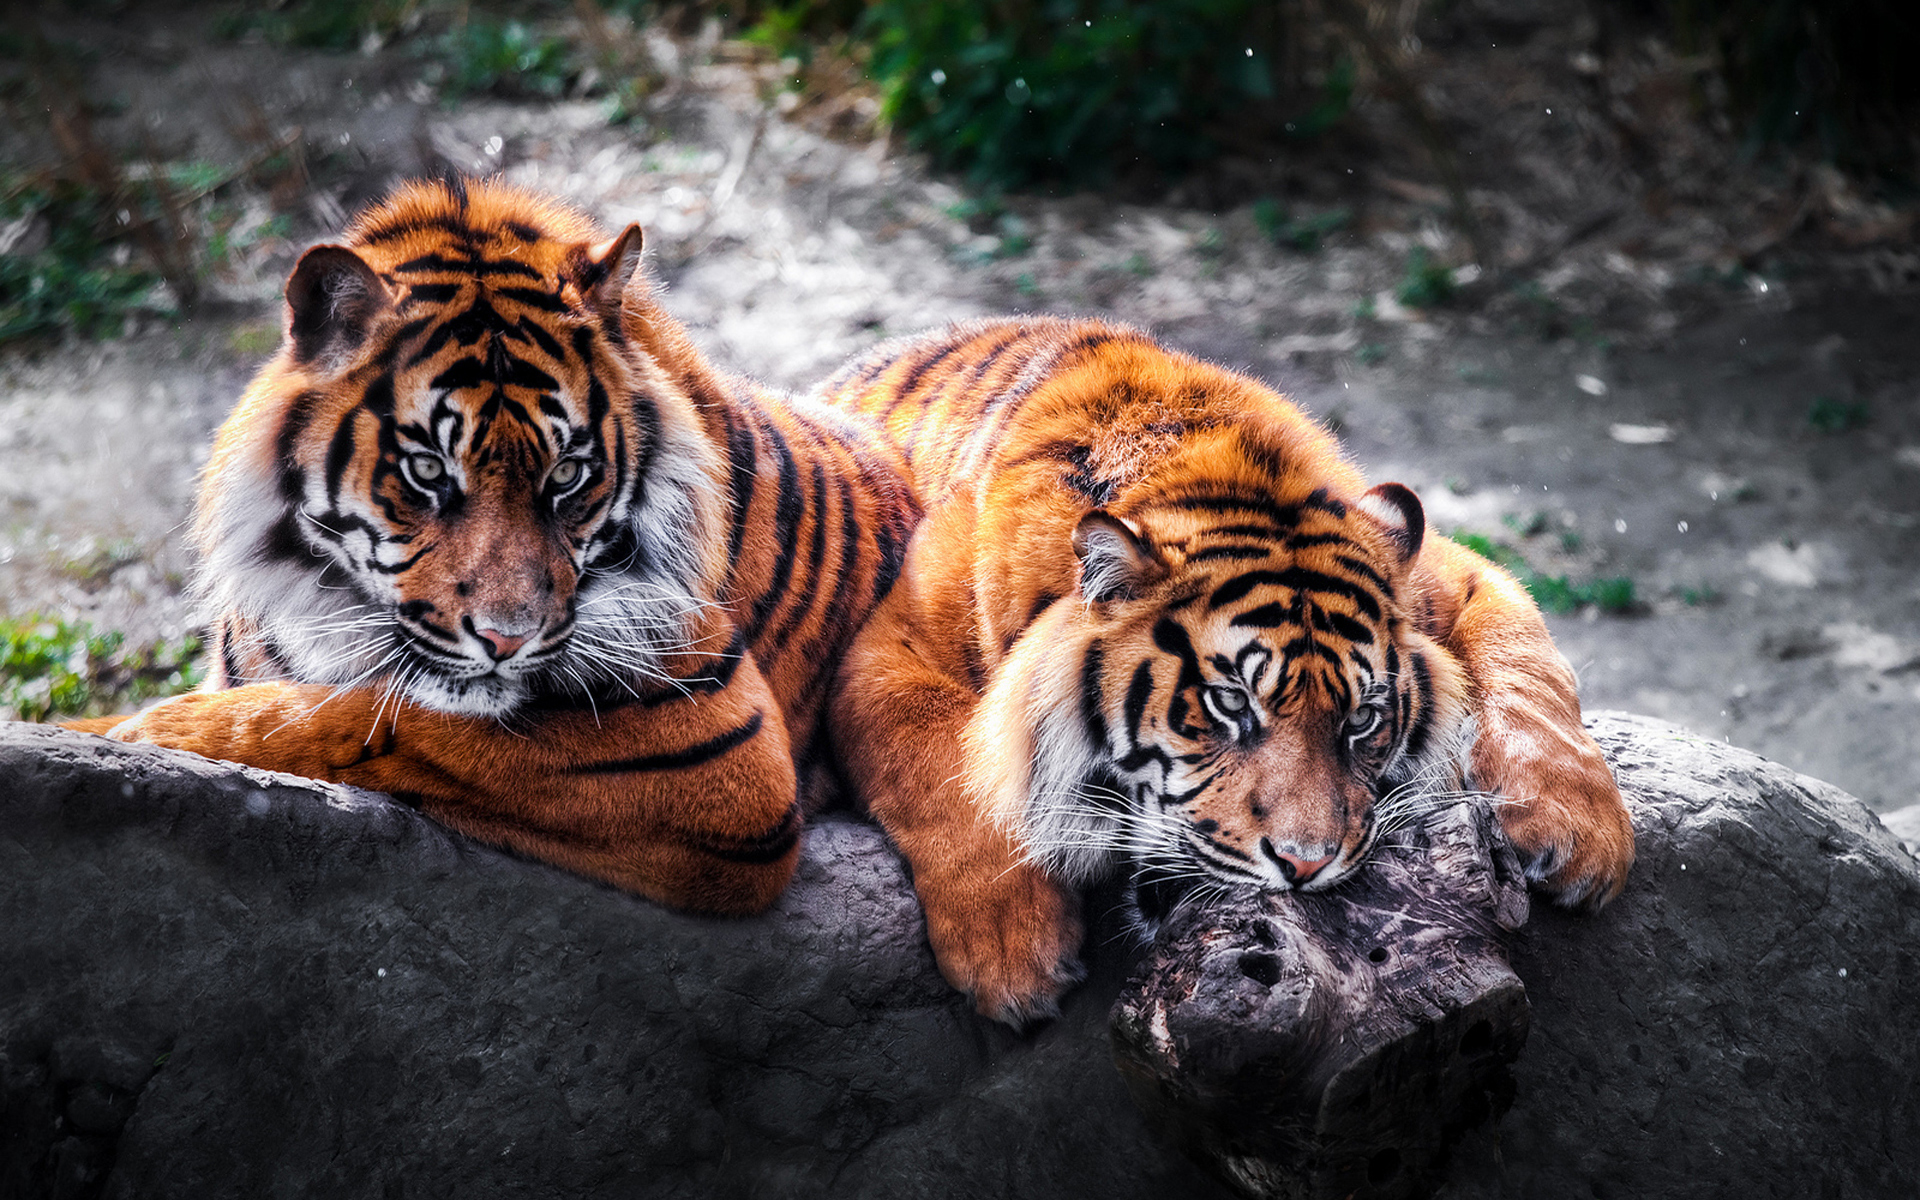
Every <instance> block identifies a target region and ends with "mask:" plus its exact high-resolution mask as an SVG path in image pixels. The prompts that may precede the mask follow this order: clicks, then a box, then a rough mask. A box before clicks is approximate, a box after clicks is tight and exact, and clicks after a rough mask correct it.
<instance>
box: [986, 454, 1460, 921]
mask: <svg viewBox="0 0 1920 1200" xmlns="http://www.w3.org/2000/svg"><path fill="white" fill-rule="evenodd" d="M1255 483H1257V486H1254V484H1255ZM1286 487H1287V484H1286V481H1285V479H1284V477H1283V479H1282V480H1281V481H1279V482H1276V481H1273V480H1268V479H1258V480H1248V479H1245V478H1243V479H1240V480H1229V481H1227V482H1225V483H1222V482H1220V481H1218V480H1217V479H1216V480H1214V481H1213V482H1200V483H1191V484H1187V485H1185V486H1181V487H1178V488H1173V489H1167V490H1160V491H1157V492H1153V493H1151V498H1147V497H1146V496H1143V495H1141V490H1140V489H1130V492H1129V494H1127V495H1123V496H1122V497H1121V498H1120V499H1119V500H1118V501H1117V502H1114V503H1111V504H1109V505H1107V506H1104V507H1099V508H1095V509H1093V510H1092V511H1089V512H1087V513H1085V514H1084V515H1083V516H1082V517H1081V518H1080V519H1079V521H1078V524H1077V525H1076V526H1075V527H1074V529H1073V533H1072V545H1073V550H1074V553H1075V555H1076V556H1077V558H1078V560H1079V572H1078V588H1077V594H1075V595H1069V596H1065V597H1062V598H1061V599H1060V600H1058V601H1056V602H1054V603H1053V604H1051V605H1050V606H1049V607H1048V609H1047V610H1046V612H1045V613H1043V614H1042V615H1041V616H1040V617H1039V618H1038V619H1037V620H1035V621H1034V623H1033V624H1032V625H1031V626H1029V627H1028V629H1027V630H1026V632H1025V633H1024V634H1023V635H1022V636H1021V638H1020V640H1019V641H1018V642H1016V643H1015V645H1014V647H1013V649H1012V650H1011V651H1010V653H1009V657H1008V658H1007V660H1006V661H1005V662H1004V663H1003V664H1002V666H1001V669H1000V671H999V673H998V674H997V676H996V677H995V679H994V682H993V684H992V686H991V687H990V689H989V691H988V693H987V695H986V697H985V699H984V702H983V704H982V706H981V708H980V710H979V713H978V715H977V717H976V719H975V721H974V723H973V725H972V727H971V728H970V729H969V734H968V740H969V750H970V752H969V756H968V761H969V773H968V776H967V785H968V787H969V788H970V790H971V791H972V792H973V794H974V796H975V798H976V801H977V802H980V803H983V804H986V805H987V806H988V807H989V808H990V810H991V811H993V812H995V813H996V815H998V816H999V817H1000V818H1001V819H1003V821H1005V822H1006V823H1007V824H1008V825H1010V826H1011V827H1012V828H1013V830H1014V831H1015V833H1016V835H1017V836H1018V837H1019V838H1020V839H1021V840H1022V841H1023V842H1024V843H1025V844H1026V846H1027V847H1028V852H1029V853H1030V854H1031V855H1033V856H1034V857H1035V858H1037V859H1038V860H1040V861H1041V862H1043V863H1044V864H1045V865H1046V866H1047V867H1048V869H1049V870H1050V871H1051V872H1052V873H1054V874H1055V875H1057V876H1059V877H1061V878H1065V879H1069V880H1075V881H1084V880H1086V879H1089V878H1091V877H1093V876H1095V875H1097V874H1099V873H1101V872H1102V871H1104V870H1105V869H1106V868H1107V866H1108V865H1109V864H1111V863H1113V862H1114V861H1116V860H1119V861H1122V862H1126V863H1128V864H1130V866H1131V868H1132V871H1131V877H1132V879H1133V881H1134V885H1135V898H1136V900H1137V901H1138V908H1139V910H1140V912H1141V914H1142V915H1143V916H1146V917H1149V918H1151V917H1153V916H1154V915H1155V909H1156V907H1159V908H1161V909H1162V910H1163V909H1164V907H1165V905H1167V904H1169V903H1171V902H1172V900H1174V899H1176V898H1177V897H1178V896H1179V895H1180V894H1183V893H1184V892H1185V891H1186V890H1188V889H1189V888H1191V887H1193V886H1195V885H1200V884H1206V883H1210V882H1211V883H1218V884H1225V885H1240V886H1254V887H1259V888H1265V889H1270V890H1288V889H1299V890H1302V891H1319V890H1321V889H1324V888H1327V887H1330V886H1332V885H1333V884H1334V883H1336V882H1338V881H1339V880H1340V879H1342V878H1343V877H1345V876H1347V875H1348V874H1350V873H1351V872H1352V871H1353V870H1354V869H1355V868H1356V867H1358V866H1359V865H1360V864H1361V863H1362V862H1363V861H1364V859H1365V857H1366V854H1367V852H1368V850H1369V848H1370V846H1371V844H1372V842H1373V841H1374V839H1375V838H1376V837H1377V836H1378V835H1379V834H1380V833H1381V832H1382V830H1383V828H1384V827H1386V826H1388V825H1390V824H1392V823H1393V822H1394V821H1395V820H1396V819H1403V818H1397V817H1396V809H1397V808H1398V807H1400V806H1402V805H1405V804H1410V803H1412V802H1413V800H1414V797H1415V796H1416V795H1418V796H1428V795H1431V793H1433V792H1434V791H1439V790H1446V789H1450V788H1457V787H1459V786H1460V779H1461V766H1460V761H1461V754H1462V752H1463V751H1464V748H1465V741H1466V739H1467V729H1468V724H1467V703H1466V692H1467V681H1466V677H1465V674H1464V672H1463V671H1462V669H1461V668H1460V667H1459V665H1458V664H1457V662H1456V661H1455V660H1454V659H1453V657H1452V656H1451V655H1450V654H1449V653H1448V652H1447V651H1446V650H1445V649H1443V648H1441V647H1440V646H1439V645H1438V644H1436V643H1435V642H1433V641H1432V640H1430V639H1429V638H1428V637H1426V636H1425V635H1424V634H1422V633H1421V632H1419V630H1418V629H1417V628H1416V622H1415V620H1414V619H1413V618H1412V617H1410V615H1409V614H1410V613H1412V612H1415V611H1417V606H1418V605H1419V604H1420V603H1421V598H1420V597H1419V596H1418V595H1416V594H1415V585H1414V582H1413V580H1412V578H1411V576H1412V564H1413V561H1414V558H1415V556H1416V555H1417V554H1418V553H1419V549H1420V545H1421V541H1422V537H1423V534H1424V531H1425V518H1424V514H1423V511H1422V509H1421V506H1420V502H1419V500H1418V499H1417V498H1416V497H1415V496H1414V494H1413V493H1412V492H1411V491H1409V490H1408V489H1407V488H1405V487H1402V486H1400V485H1399V484H1383V485H1381V486H1379V487H1376V488H1373V489H1372V490H1371V491H1368V492H1365V493H1364V494H1362V495H1360V496H1357V497H1354V498H1351V499H1341V498H1339V497H1337V496H1335V495H1332V494H1330V492H1329V491H1328V490H1327V489H1326V488H1324V487H1318V486H1312V482H1311V481H1309V482H1308V483H1307V484H1303V485H1300V486H1298V487H1297V488H1296V489H1295V490H1292V491H1288V490H1286ZM1009 750H1012V751H1013V752H1012V753H1008V751H1009Z"/></svg>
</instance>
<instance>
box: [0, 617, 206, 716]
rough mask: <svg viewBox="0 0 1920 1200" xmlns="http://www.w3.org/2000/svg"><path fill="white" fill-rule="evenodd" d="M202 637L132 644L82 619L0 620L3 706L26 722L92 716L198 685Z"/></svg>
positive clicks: (174, 693)
mask: <svg viewBox="0 0 1920 1200" xmlns="http://www.w3.org/2000/svg"><path fill="white" fill-rule="evenodd" d="M199 653H200V639H199V638H196V637H192V636H188V637H185V638H182V639H181V640H180V641H178V642H168V641H156V642H149V643H147V644H145V645H143V646H138V647H135V648H133V649H128V648H127V647H126V637H125V635H124V634H122V633H120V632H119V631H117V630H115V631H111V632H107V633H95V632H94V631H93V629H92V628H91V627H90V626H89V625H87V623H86V622H84V621H61V620H55V619H52V618H43V617H27V618H24V619H18V620H16V619H11V618H9V619H4V620H0V710H11V711H12V713H13V714H15V715H16V716H17V717H18V718H20V719H22V720H27V721H45V720H50V719H55V718H60V717H75V716H93V715H101V714H106V713H111V712H116V711H119V710H121V709H124V708H127V707H130V706H132V705H135V704H139V703H141V702H142V701H145V700H150V699H153V698H154V697H156V696H172V695H177V694H178V693H180V692H185V691H190V690H192V689H193V688H195V687H197V686H199V684H200V680H201V678H202V675H203V672H202V671H201V669H200V668H199V666H197V665H196V664H195V663H194V661H193V660H194V658H195V657H196V656H197V655H198V654H199Z"/></svg>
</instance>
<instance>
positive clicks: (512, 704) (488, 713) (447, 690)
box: [406, 674, 533, 717]
mask: <svg viewBox="0 0 1920 1200" xmlns="http://www.w3.org/2000/svg"><path fill="white" fill-rule="evenodd" d="M406 697H407V699H408V700H409V701H411V702H413V703H414V704H417V705H419V706H420V707H421V708H426V709H431V710H432V711H434V712H443V713H446V714H448V715H450V716H456V717H507V716H511V715H512V714H513V713H514V711H515V710H516V709H518V708H520V707H521V706H522V705H524V704H526V703H527V702H528V701H529V700H531V699H532V698H533V688H532V687H531V686H530V682H529V681H528V680H527V679H524V678H517V679H516V678H508V677H507V676H504V675H499V674H493V675H480V676H476V677H474V678H472V679H449V678H447V677H445V676H440V675H428V674H422V675H419V676H417V677H415V678H413V679H410V680H408V681H407V685H406Z"/></svg>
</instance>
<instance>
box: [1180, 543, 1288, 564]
mask: <svg viewBox="0 0 1920 1200" xmlns="http://www.w3.org/2000/svg"><path fill="white" fill-rule="evenodd" d="M1272 553H1273V547H1271V546H1208V547H1207V548H1206V549H1205V550H1196V551H1194V552H1193V553H1192V554H1189V555H1187V561H1188V562H1190V563H1196V562H1212V561H1213V560H1214V559H1216V558H1224V559H1227V560H1229V561H1232V562H1245V561H1247V560H1249V559H1256V558H1266V557H1268V556H1269V555H1271V554H1272Z"/></svg>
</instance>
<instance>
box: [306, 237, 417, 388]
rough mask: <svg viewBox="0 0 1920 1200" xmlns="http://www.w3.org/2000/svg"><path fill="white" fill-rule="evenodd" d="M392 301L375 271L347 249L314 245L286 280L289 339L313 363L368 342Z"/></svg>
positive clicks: (307, 360)
mask: <svg viewBox="0 0 1920 1200" xmlns="http://www.w3.org/2000/svg"><path fill="white" fill-rule="evenodd" d="M392 303H393V297H391V296H390V295H388V294H387V285H386V284H384V283H382V282H380V276H378V275H376V274H374V270H373V268H372V267H370V266H368V265H367V264H366V261H365V260H364V259H362V258H361V257H360V256H359V255H358V254H355V253H354V252H353V251H351V250H349V249H347V248H346V247H345V246H315V247H314V248H313V249H311V250H309V251H307V252H306V253H305V254H303V255H301V256H300V262H299V265H297V266H295V267H294V268H293V274H292V275H291V276H289V277H288V278H287V340H288V341H289V342H291V343H292V344H293V355H294V357H295V358H297V359H299V360H300V361H301V362H310V361H312V360H313V359H315V358H317V357H319V356H320V355H321V354H338V353H340V352H342V351H345V350H351V349H353V348H354V347H356V346H358V345H359V344H360V343H361V342H363V341H365V340H366V336H367V330H368V329H369V328H370V327H371V326H372V325H373V320H374V318H375V317H377V316H379V315H380V314H381V313H383V312H385V311H386V310H387V308H388V306H389V305H391V304H392Z"/></svg>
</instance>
